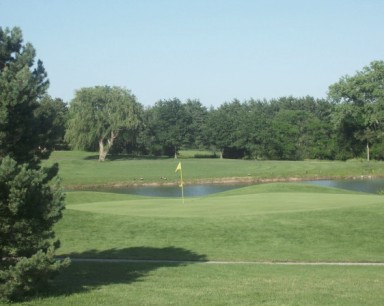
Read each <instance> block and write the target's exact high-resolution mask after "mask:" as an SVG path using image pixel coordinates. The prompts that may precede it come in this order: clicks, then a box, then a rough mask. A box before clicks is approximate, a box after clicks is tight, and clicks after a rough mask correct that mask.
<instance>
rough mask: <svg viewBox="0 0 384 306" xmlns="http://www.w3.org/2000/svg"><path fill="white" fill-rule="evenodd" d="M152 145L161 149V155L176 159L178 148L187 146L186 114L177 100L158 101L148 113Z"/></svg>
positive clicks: (187, 121) (187, 120)
mask: <svg viewBox="0 0 384 306" xmlns="http://www.w3.org/2000/svg"><path fill="white" fill-rule="evenodd" d="M150 113H151V114H150V123H149V124H150V129H151V131H152V136H153V139H152V145H154V146H158V147H161V148H162V149H161V150H162V153H163V154H166V155H169V156H174V158H177V153H178V150H180V148H181V147H182V146H183V145H185V144H188V138H189V137H188V123H189V122H190V121H189V119H188V114H187V112H186V110H185V107H184V106H183V104H182V103H181V101H180V100H179V99H177V98H174V99H170V100H160V101H158V102H156V103H155V105H154V106H153V107H152V109H151V112H150Z"/></svg>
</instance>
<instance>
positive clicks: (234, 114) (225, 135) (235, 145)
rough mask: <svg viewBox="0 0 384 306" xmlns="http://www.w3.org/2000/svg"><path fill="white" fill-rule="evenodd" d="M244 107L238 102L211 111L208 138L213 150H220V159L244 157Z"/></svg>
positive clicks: (208, 122) (225, 104) (208, 120)
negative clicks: (242, 127)
mask: <svg viewBox="0 0 384 306" xmlns="http://www.w3.org/2000/svg"><path fill="white" fill-rule="evenodd" d="M243 119H244V107H243V105H242V104H241V103H240V102H239V101H238V100H236V99H235V100H233V101H232V102H230V103H228V102H226V103H224V104H222V105H220V107H218V108H217V109H211V110H210V111H209V114H208V119H207V138H208V139H209V143H210V145H211V147H212V148H213V149H216V150H219V152H220V158H223V157H224V156H225V154H226V155H227V157H232V158H238V157H243V155H244V147H243V146H242V144H243V136H244V135H243V134H242V129H241V126H242V122H243Z"/></svg>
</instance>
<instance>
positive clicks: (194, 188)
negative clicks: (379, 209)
mask: <svg viewBox="0 0 384 306" xmlns="http://www.w3.org/2000/svg"><path fill="white" fill-rule="evenodd" d="M303 183H307V184H313V185H318V186H324V187H333V188H340V189H346V190H352V191H358V192H367V193H373V194H378V193H379V192H382V191H383V190H384V179H371V180H368V179H367V180H319V181H304V182H303ZM245 186H249V184H199V185H186V186H184V196H185V197H197V196H206V195H210V194H214V193H219V192H223V191H227V190H232V189H236V188H242V187H245ZM97 191H102V192H113V193H120V194H134V195H143V196H152V197H180V196H181V188H180V187H178V186H175V185H174V186H132V187H124V188H109V189H106V188H101V189H97Z"/></svg>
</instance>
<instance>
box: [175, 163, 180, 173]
mask: <svg viewBox="0 0 384 306" xmlns="http://www.w3.org/2000/svg"><path fill="white" fill-rule="evenodd" d="M177 171H181V162H179V164H178V165H177V167H176V170H175V172H177Z"/></svg>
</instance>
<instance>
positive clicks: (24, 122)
mask: <svg viewBox="0 0 384 306" xmlns="http://www.w3.org/2000/svg"><path fill="white" fill-rule="evenodd" d="M34 57H35V50H34V48H33V47H32V45H31V44H29V43H27V44H25V45H24V44H23V39H22V33H21V30H20V29H19V28H13V29H12V30H9V29H8V28H6V29H5V30H3V29H2V28H0V300H14V299H22V298H23V297H24V296H25V295H27V294H32V293H36V292H39V291H40V290H41V289H42V288H43V287H45V285H46V283H47V282H48V281H49V280H50V279H51V278H52V277H53V276H54V275H55V274H56V273H57V272H58V270H59V269H60V268H61V267H63V266H65V265H66V264H67V262H61V261H58V260H56V259H55V257H54V250H55V249H56V248H57V247H58V246H59V241H58V240H56V238H55V235H54V231H53V226H54V224H55V223H56V222H57V221H58V220H59V219H60V218H61V216H62V210H63V209H64V196H63V193H62V190H61V188H60V186H59V183H58V179H57V178H55V177H56V174H57V172H58V165H57V164H55V165H53V166H51V167H49V168H42V167H41V166H40V161H41V158H43V157H48V156H49V153H50V150H51V146H50V145H49V144H51V143H53V142H54V139H51V137H53V134H52V133H50V132H49V131H51V130H52V127H53V121H54V119H53V117H55V116H54V115H52V116H48V117H47V116H45V115H43V114H44V113H45V111H43V109H45V104H44V102H42V100H41V99H42V97H44V96H45V91H46V89H47V87H48V80H47V79H46V73H45V70H44V67H43V64H42V62H41V61H38V62H37V66H34ZM53 138H54V137H53Z"/></svg>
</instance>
